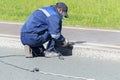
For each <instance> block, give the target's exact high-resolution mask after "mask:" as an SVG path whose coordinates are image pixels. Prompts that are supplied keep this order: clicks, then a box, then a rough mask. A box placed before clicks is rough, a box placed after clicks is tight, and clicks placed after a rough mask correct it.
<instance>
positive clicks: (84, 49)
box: [0, 37, 120, 61]
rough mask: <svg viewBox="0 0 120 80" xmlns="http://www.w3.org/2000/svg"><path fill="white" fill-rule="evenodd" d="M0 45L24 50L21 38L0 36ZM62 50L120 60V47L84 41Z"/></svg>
mask: <svg viewBox="0 0 120 80" xmlns="http://www.w3.org/2000/svg"><path fill="white" fill-rule="evenodd" d="M0 47H3V48H11V49H16V50H17V49H20V50H24V46H23V45H22V44H21V41H20V39H19V38H8V37H0ZM61 52H62V53H66V54H70V53H71V54H72V55H73V56H80V57H86V58H94V59H101V60H103V59H104V60H114V61H118V60H120V49H115V48H106V47H99V46H91V45H87V44H83V43H80V44H77V43H76V44H74V45H73V49H65V48H62V49H61Z"/></svg>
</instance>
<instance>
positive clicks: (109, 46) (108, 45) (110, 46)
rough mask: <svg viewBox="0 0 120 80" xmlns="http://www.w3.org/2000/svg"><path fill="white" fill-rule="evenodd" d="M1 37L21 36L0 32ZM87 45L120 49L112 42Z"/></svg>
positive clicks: (88, 43) (87, 43)
mask: <svg viewBox="0 0 120 80" xmlns="http://www.w3.org/2000/svg"><path fill="white" fill-rule="evenodd" d="M0 36H1V37H8V38H20V36H17V35H7V34H0ZM82 44H85V45H90V46H98V47H107V48H117V49H120V46H118V45H111V44H101V43H90V42H86V43H82Z"/></svg>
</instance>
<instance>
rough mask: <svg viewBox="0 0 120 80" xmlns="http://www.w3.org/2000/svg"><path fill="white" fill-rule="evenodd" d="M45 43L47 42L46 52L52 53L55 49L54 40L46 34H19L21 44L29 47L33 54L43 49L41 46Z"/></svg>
mask: <svg viewBox="0 0 120 80" xmlns="http://www.w3.org/2000/svg"><path fill="white" fill-rule="evenodd" d="M47 41H49V42H48V45H47V48H46V50H47V51H53V50H54V49H55V40H54V39H53V38H51V36H50V34H49V33H48V32H44V33H42V34H35V33H21V42H22V43H23V45H29V46H30V47H31V48H32V49H33V51H34V52H39V51H38V49H41V48H42V49H43V48H44V47H43V44H44V43H45V42H47ZM43 50H45V49H43ZM40 52H42V51H40ZM40 52H39V53H40Z"/></svg>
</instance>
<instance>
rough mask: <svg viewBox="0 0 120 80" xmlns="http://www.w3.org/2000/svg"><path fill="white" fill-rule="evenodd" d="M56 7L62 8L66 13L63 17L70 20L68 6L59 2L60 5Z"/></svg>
mask: <svg viewBox="0 0 120 80" xmlns="http://www.w3.org/2000/svg"><path fill="white" fill-rule="evenodd" d="M56 6H57V7H60V8H62V10H63V12H64V15H63V16H64V17H65V18H68V14H67V11H68V7H67V5H66V4H65V3H63V2H58V3H56Z"/></svg>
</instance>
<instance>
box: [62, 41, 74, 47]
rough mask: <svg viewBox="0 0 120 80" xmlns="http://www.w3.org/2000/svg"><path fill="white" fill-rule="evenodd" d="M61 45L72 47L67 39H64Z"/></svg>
mask: <svg viewBox="0 0 120 80" xmlns="http://www.w3.org/2000/svg"><path fill="white" fill-rule="evenodd" d="M62 47H72V45H71V44H70V42H69V41H68V40H67V39H65V41H64V42H62Z"/></svg>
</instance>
